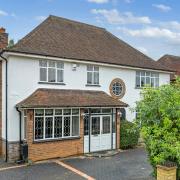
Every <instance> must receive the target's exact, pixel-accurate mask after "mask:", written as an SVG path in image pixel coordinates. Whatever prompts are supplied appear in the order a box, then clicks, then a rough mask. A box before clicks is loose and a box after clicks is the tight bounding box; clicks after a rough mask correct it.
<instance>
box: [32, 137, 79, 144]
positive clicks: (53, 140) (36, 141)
mask: <svg viewBox="0 0 180 180" xmlns="http://www.w3.org/2000/svg"><path fill="white" fill-rule="evenodd" d="M80 138H81V137H80V136H76V137H69V138H59V139H41V140H34V141H33V144H38V143H48V142H56V141H66V140H76V139H80Z"/></svg>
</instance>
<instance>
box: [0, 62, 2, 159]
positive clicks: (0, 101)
mask: <svg viewBox="0 0 180 180" xmlns="http://www.w3.org/2000/svg"><path fill="white" fill-rule="evenodd" d="M1 155H2V61H0V156H1Z"/></svg>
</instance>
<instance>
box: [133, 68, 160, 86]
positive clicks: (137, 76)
mask: <svg viewBox="0 0 180 180" xmlns="http://www.w3.org/2000/svg"><path fill="white" fill-rule="evenodd" d="M138 73H140V75H138ZM142 74H145V75H142ZM147 74H149V76H148V75H147ZM153 74H155V76H153ZM137 78H139V80H140V86H139V87H137V83H136V79H137ZM142 78H144V79H145V83H144V86H142V84H141V79H142ZM147 78H150V84H147V83H146V80H147ZM136 79H135V87H136V88H143V87H145V86H146V85H150V87H153V88H157V87H159V73H157V72H150V71H136ZM152 80H153V81H154V85H153V86H152ZM156 80H158V84H156Z"/></svg>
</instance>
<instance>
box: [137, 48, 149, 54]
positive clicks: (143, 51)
mask: <svg viewBox="0 0 180 180" xmlns="http://www.w3.org/2000/svg"><path fill="white" fill-rule="evenodd" d="M137 49H138V50H139V51H141V52H142V53H144V54H148V50H147V49H146V48H144V47H137Z"/></svg>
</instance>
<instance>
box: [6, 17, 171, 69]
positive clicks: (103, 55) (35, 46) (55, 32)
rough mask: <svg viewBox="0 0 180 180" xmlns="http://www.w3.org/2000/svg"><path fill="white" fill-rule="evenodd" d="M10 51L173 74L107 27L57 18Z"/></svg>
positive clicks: (43, 24) (34, 31) (46, 21)
mask: <svg viewBox="0 0 180 180" xmlns="http://www.w3.org/2000/svg"><path fill="white" fill-rule="evenodd" d="M7 51H8V50H7ZM9 51H14V52H20V53H29V54H36V55H45V56H52V57H60V58H69V59H77V60H82V61H83V60H86V61H92V62H100V63H108V64H115V65H122V66H130V67H140V68H147V69H156V70H163V71H165V70H167V71H170V70H169V69H168V68H166V67H163V66H162V65H160V64H159V63H157V62H155V61H154V60H152V59H151V58H149V57H147V56H146V55H144V54H143V53H141V52H140V51H138V50H136V49H135V48H133V47H131V46H130V45H128V44H127V43H125V42H124V41H122V40H120V39H118V38H117V37H116V36H114V35H112V34H111V33H109V32H108V31H106V30H105V29H103V28H100V27H96V26H92V25H88V24H85V23H80V22H76V21H72V20H68V19H64V18H60V17H56V16H49V17H48V18H47V19H46V20H45V21H44V22H42V23H41V24H40V25H39V26H38V27H36V28H35V29H34V30H33V31H31V32H30V33H29V34H28V35H26V36H25V37H24V38H23V39H21V40H20V41H19V42H18V43H17V44H16V45H15V46H14V47H13V48H11V49H10V50H9Z"/></svg>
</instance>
